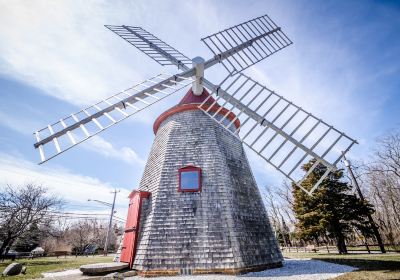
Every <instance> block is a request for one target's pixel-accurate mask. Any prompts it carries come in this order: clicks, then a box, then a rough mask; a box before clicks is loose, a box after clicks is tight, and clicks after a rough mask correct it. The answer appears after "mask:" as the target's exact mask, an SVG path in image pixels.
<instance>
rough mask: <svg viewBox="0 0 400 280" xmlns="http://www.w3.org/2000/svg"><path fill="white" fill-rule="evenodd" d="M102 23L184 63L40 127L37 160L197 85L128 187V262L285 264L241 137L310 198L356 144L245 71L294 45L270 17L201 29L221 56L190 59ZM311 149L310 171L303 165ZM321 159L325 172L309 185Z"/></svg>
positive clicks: (164, 61)
mask: <svg viewBox="0 0 400 280" xmlns="http://www.w3.org/2000/svg"><path fill="white" fill-rule="evenodd" d="M106 27H107V28H109V29H110V30H112V31H113V32H115V33H116V34H117V35H119V36H120V37H122V38H123V39H125V40H126V41H128V42H129V43H130V44H132V45H133V46H135V47H137V48H138V49H139V50H141V51H142V52H144V53H145V54H146V55H148V56H149V57H151V58H152V59H153V60H155V61H157V62H158V63H160V64H161V65H175V66H177V67H178V69H179V70H181V72H180V73H178V74H175V75H165V74H162V75H158V76H155V77H153V78H151V79H148V80H146V81H144V82H142V83H140V84H138V85H136V86H133V87H131V88H129V89H127V90H125V91H122V92H119V93H117V94H115V95H113V96H111V97H110V98H108V99H105V100H102V101H100V102H98V103H96V104H94V105H92V106H89V107H87V108H85V109H83V110H81V111H80V112H77V113H75V114H71V115H70V116H68V117H66V118H63V119H61V120H60V121H58V122H56V123H54V124H52V125H48V126H47V127H46V128H44V129H41V130H38V131H36V132H35V136H36V143H35V144H34V146H35V148H37V149H38V150H39V153H40V157H41V163H43V162H45V161H47V160H49V159H51V158H53V157H55V156H57V155H59V154H61V153H62V152H64V151H66V150H68V149H70V148H72V147H73V146H75V145H77V144H79V143H81V142H83V141H85V140H87V139H89V138H90V137H92V136H93V135H96V134H97V133H100V132H101V131H103V130H105V129H107V128H108V127H110V126H112V125H114V124H116V123H118V122H120V121H122V120H123V119H125V118H127V117H129V116H131V115H133V114H135V113H137V112H139V111H141V110H144V109H146V108H147V107H149V106H151V105H152V104H154V103H155V102H158V101H160V100H162V99H163V98H165V97H167V96H169V95H171V94H173V93H175V92H177V91H178V90H180V89H182V88H186V87H187V86H189V85H190V88H191V89H190V90H189V91H188V92H187V94H186V95H185V96H184V98H183V99H182V100H181V102H180V103H179V104H178V105H176V106H174V107H172V108H171V109H169V110H167V111H166V112H164V113H162V114H161V115H160V116H159V117H158V118H157V120H156V121H155V123H154V127H153V128H154V132H155V140H154V143H153V146H152V149H151V152H150V156H149V159H148V162H147V164H146V167H145V170H144V174H143V177H142V180H141V182H140V184H139V188H138V190H135V191H133V192H132V193H131V195H130V204H129V211H128V218H127V224H126V229H125V235H124V244H123V246H122V253H121V261H124V262H128V263H129V264H130V267H133V268H135V269H137V270H138V271H139V272H140V273H141V274H142V275H144V276H154V275H162V274H178V273H213V272H218V273H232V274H236V273H242V272H246V271H255V270H262V269H265V268H269V267H277V266H280V265H281V262H282V256H281V253H280V251H279V248H278V245H277V242H276V240H275V237H274V234H273V233H272V230H271V227H270V224H269V221H268V218H267V215H266V212H265V209H264V206H263V204H262V200H261V197H260V193H259V191H258V189H257V186H256V182H255V180H254V177H253V175H252V173H251V169H250V167H249V163H248V160H247V158H246V154H245V152H244V150H243V144H244V145H246V146H247V147H248V148H250V149H251V150H253V151H254V152H256V153H257V154H258V155H259V156H260V158H262V159H264V160H265V161H266V162H268V163H269V164H270V165H272V166H273V167H275V168H276V169H277V170H278V171H280V172H281V173H282V174H284V175H285V176H286V177H287V178H289V179H290V180H292V181H294V182H296V184H297V185H298V186H299V187H300V188H302V189H303V190H304V191H305V192H307V193H309V194H310V195H311V194H312V192H313V191H314V190H315V189H316V188H317V187H318V185H319V184H320V183H321V182H322V181H323V180H324V179H325V178H326V177H327V176H329V173H330V171H332V170H335V169H336V164H337V162H339V160H340V159H341V158H342V157H343V155H344V154H345V153H346V152H347V151H348V150H349V149H350V148H351V147H352V145H353V144H354V143H356V141H355V140H353V139H351V138H350V137H348V136H347V135H345V134H344V133H343V132H340V131H338V130H337V129H335V128H334V127H332V126H330V125H328V124H327V123H325V122H324V121H323V120H321V119H319V118H317V117H315V116H314V115H312V114H311V113H309V112H307V111H305V110H304V109H302V108H301V107H299V106H297V105H295V104H293V103H292V102H290V101H288V100H287V99H285V98H284V97H282V96H280V95H278V94H276V93H275V92H274V91H272V90H270V89H268V88H267V87H265V86H263V85H261V84H259V83H258V82H256V81H254V80H253V79H251V78H250V77H247V76H245V75H244V74H242V73H241V72H242V71H243V70H244V69H246V68H248V67H250V66H252V65H254V64H255V63H257V62H259V61H261V60H263V59H265V58H266V57H268V56H270V55H272V54H273V53H275V52H277V51H279V50H281V49H283V48H285V47H287V46H289V45H290V44H292V42H291V41H290V40H289V39H288V37H287V36H286V35H285V34H284V33H283V32H282V30H281V28H280V27H278V26H277V25H276V24H275V23H274V22H273V21H272V20H271V19H270V18H269V17H268V16H267V15H265V16H261V17H258V18H255V19H252V20H250V21H247V22H244V23H242V24H239V25H236V26H233V27H231V28H228V29H225V30H223V31H221V32H218V33H215V34H213V35H210V36H208V37H205V38H203V39H202V42H203V43H205V45H206V46H207V47H208V48H209V49H210V50H211V51H212V52H213V53H214V56H213V57H212V58H211V59H209V60H204V59H203V58H200V57H196V58H194V59H193V60H191V59H189V58H188V57H187V56H185V55H183V54H182V53H181V52H179V51H177V50H176V49H174V48H173V47H171V46H170V45H168V44H166V43H165V42H163V41H161V40H160V39H158V38H157V37H155V36H154V35H152V34H151V33H149V32H147V31H145V30H144V29H142V28H140V27H132V26H125V25H123V26H106ZM219 63H221V64H222V65H223V66H224V67H225V68H226V70H227V71H228V73H229V74H228V75H227V77H226V78H225V79H224V80H223V81H222V82H220V83H219V84H218V85H215V84H213V83H211V82H210V81H209V80H207V79H206V78H205V77H204V71H205V70H206V69H208V68H210V67H212V66H214V65H216V64H219ZM206 88H207V89H208V90H209V91H207V90H206ZM341 151H344V152H343V153H341ZM312 158H315V159H316V161H315V164H314V165H313V166H312V167H311V168H310V170H309V171H308V172H307V173H306V174H305V175H304V176H303V174H301V172H300V171H301V170H300V169H301V166H302V165H303V164H304V163H305V162H308V161H309V160H310V159H312ZM319 164H322V165H324V166H326V167H327V171H326V173H325V174H323V175H322V176H321V177H320V178H319V181H318V182H317V183H316V184H315V185H314V186H313V187H312V188H311V189H305V188H303V187H302V186H301V183H302V181H303V180H305V179H306V178H307V177H308V175H309V174H310V173H311V172H312V170H313V169H314V168H315V167H316V166H318V165H319Z"/></svg>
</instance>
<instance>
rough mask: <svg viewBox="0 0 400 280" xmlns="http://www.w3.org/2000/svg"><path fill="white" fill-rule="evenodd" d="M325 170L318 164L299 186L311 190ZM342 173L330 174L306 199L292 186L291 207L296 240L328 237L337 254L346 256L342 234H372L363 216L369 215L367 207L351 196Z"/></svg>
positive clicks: (369, 211)
mask: <svg viewBox="0 0 400 280" xmlns="http://www.w3.org/2000/svg"><path fill="white" fill-rule="evenodd" d="M314 163H315V160H314V159H313V160H311V161H310V162H308V163H307V164H305V165H304V166H303V167H302V169H303V170H304V171H305V172H307V171H308V170H309V169H310V168H311V166H312V165H313V164H314ZM325 171H326V167H325V166H324V165H322V164H319V165H318V166H317V167H316V168H315V169H314V170H313V171H312V172H311V174H310V175H309V176H308V177H307V179H306V180H304V181H303V182H302V184H301V185H302V187H304V188H305V189H308V190H309V189H311V187H312V186H313V185H314V184H315V183H316V182H317V181H318V180H319V178H320V177H321V176H322V174H324V173H325ZM342 177H343V171H342V170H337V171H334V172H331V173H330V174H329V175H328V176H327V177H326V178H325V179H324V180H323V181H322V183H321V184H320V185H319V187H318V188H317V189H316V190H315V191H314V193H313V195H312V196H309V195H308V194H307V193H305V192H304V191H303V190H301V189H300V188H299V187H298V186H296V184H292V187H293V196H294V206H293V208H294V209H293V210H294V212H295V214H296V218H297V224H296V228H297V232H298V235H299V238H301V239H303V240H305V241H316V242H318V240H320V239H322V238H323V237H324V236H328V237H329V238H332V239H334V240H336V244H337V248H338V251H339V253H341V254H345V253H347V248H346V243H345V239H346V234H348V233H350V232H351V228H352V227H356V228H357V229H358V230H360V231H361V232H362V233H363V234H364V235H366V236H367V235H370V234H371V233H372V230H371V227H370V224H369V222H368V218H367V214H368V213H373V212H374V209H373V206H372V205H371V204H368V203H367V202H365V201H362V200H360V199H359V198H358V197H356V196H355V195H354V194H352V193H351V192H350V191H351V186H350V185H349V184H347V183H345V182H343V181H341V179H342Z"/></svg>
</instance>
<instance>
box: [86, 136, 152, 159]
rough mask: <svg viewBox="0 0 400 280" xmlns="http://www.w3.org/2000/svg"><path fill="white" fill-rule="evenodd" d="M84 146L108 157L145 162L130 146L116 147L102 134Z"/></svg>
mask: <svg viewBox="0 0 400 280" xmlns="http://www.w3.org/2000/svg"><path fill="white" fill-rule="evenodd" d="M82 147H83V148H85V149H87V150H90V151H93V152H96V153H98V154H101V155H103V156H105V157H108V158H114V159H118V160H122V161H125V162H126V163H130V164H140V165H144V164H145V161H144V160H143V159H141V158H140V157H139V156H138V155H137V153H136V152H135V151H134V150H133V149H131V148H129V147H122V148H116V147H114V146H113V145H112V144H111V143H110V142H107V141H106V140H104V139H103V138H101V137H100V136H94V137H92V138H91V139H90V140H88V141H87V142H85V143H84V144H83V145H82Z"/></svg>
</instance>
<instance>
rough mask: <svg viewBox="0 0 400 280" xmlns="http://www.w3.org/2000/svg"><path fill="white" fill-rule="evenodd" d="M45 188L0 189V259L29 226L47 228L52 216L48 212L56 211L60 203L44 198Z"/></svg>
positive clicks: (50, 197) (28, 185)
mask: <svg viewBox="0 0 400 280" xmlns="http://www.w3.org/2000/svg"><path fill="white" fill-rule="evenodd" d="M46 192H47V190H46V188H44V187H42V186H36V185H34V184H27V185H25V186H22V187H18V186H11V185H7V186H6V187H3V188H1V189H0V241H1V242H2V244H1V246H0V256H2V255H3V254H4V253H5V252H6V251H7V249H9V248H10V246H11V245H12V244H13V243H14V241H15V240H16V239H17V238H18V237H19V236H21V235H22V234H23V233H24V232H25V231H26V230H27V229H28V227H29V226H31V225H33V224H36V225H49V224H50V223H51V222H52V220H53V216H52V215H51V214H50V213H49V211H52V210H55V209H59V208H60V207H61V206H62V200H60V199H59V198H57V197H55V196H48V195H46Z"/></svg>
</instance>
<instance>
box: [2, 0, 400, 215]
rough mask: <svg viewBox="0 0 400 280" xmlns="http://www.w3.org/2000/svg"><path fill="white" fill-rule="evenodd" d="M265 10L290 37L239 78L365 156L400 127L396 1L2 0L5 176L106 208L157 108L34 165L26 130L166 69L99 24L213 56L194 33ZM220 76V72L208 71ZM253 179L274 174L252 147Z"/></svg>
mask: <svg viewBox="0 0 400 280" xmlns="http://www.w3.org/2000/svg"><path fill="white" fill-rule="evenodd" d="M265 13H267V14H268V15H269V16H270V17H271V18H272V19H273V20H274V21H275V22H276V23H277V24H278V25H279V26H281V27H282V28H283V30H284V31H285V33H286V34H287V35H288V36H289V37H290V38H291V40H292V41H293V42H294V44H293V45H292V46H290V47H288V48H286V49H284V50H282V51H280V52H278V53H276V54H274V55H273V56H271V57H270V58H268V59H266V60H264V61H263V62H261V63H259V64H257V65H256V66H254V67H252V68H250V69H248V70H246V74H248V75H250V76H252V77H253V78H255V79H256V80H258V81H259V82H261V83H263V84H265V85H267V86H268V87H269V88H272V89H274V90H275V91H276V92H278V93H279V94H281V95H284V96H285V97H286V98H288V99H289V100H292V101H294V102H295V103H296V104H298V105H300V106H302V107H303V108H305V109H306V110H308V111H311V112H313V113H314V114H315V115H316V116H319V117H321V118H322V119H324V120H325V121H327V122H328V123H330V124H332V125H334V126H335V127H337V128H338V129H339V130H342V131H344V132H346V133H347V134H348V135H350V136H352V137H353V138H355V139H357V140H358V141H359V143H360V144H359V145H357V146H355V147H354V148H353V149H352V150H351V152H350V154H349V156H350V158H353V159H363V160H368V158H369V155H370V154H371V148H372V147H373V144H374V141H375V139H376V137H378V136H380V135H382V134H384V133H387V132H388V131H391V130H393V129H396V128H398V127H399V121H400V118H399V116H398V115H399V112H400V95H399V88H400V79H399V77H400V64H399V57H400V44H399V43H400V2H396V1H366V0H365V1H322V0H320V1H177V0H175V1H36V0H35V1H18V0H17V1H6V0H0V96H1V102H0V181H1V182H0V183H1V184H2V185H4V184H7V183H10V184H23V183H26V182H36V183H41V184H43V185H45V186H47V187H49V188H50V189H51V190H52V192H54V193H56V194H58V195H60V196H62V197H64V198H65V199H66V200H67V201H68V202H69V204H68V208H70V209H72V210H75V211H89V210H90V211H98V212H102V211H106V209H103V208H101V207H100V206H97V205H95V204H88V203H87V202H86V200H87V199H88V198H94V199H100V200H105V201H110V200H111V199H112V197H111V194H110V191H111V190H112V189H113V188H118V189H121V193H120V194H119V195H118V199H117V203H118V211H119V212H120V216H124V215H125V213H126V206H127V200H126V196H127V194H128V193H129V191H130V190H132V189H134V188H135V187H136V186H137V185H138V183H139V180H140V178H141V175H142V172H143V168H144V164H145V162H146V158H147V156H148V154H149V151H150V148H151V144H152V141H153V139H154V135H153V131H152V125H153V122H154V120H155V118H156V117H157V116H158V115H159V114H161V113H162V112H163V111H164V110H166V109H167V108H169V107H171V106H173V105H175V104H176V103H177V102H178V100H179V99H180V98H181V97H182V96H183V94H184V93H185V92H184V91H181V92H178V93H176V94H175V95H174V96H172V97H169V98H168V99H166V100H164V101H163V102H161V103H158V104H157V105H154V107H153V108H152V109H151V110H147V111H143V112H141V113H139V114H137V115H135V116H133V117H131V118H130V119H128V120H126V121H124V122H123V123H121V124H119V125H117V126H115V127H113V128H111V129H109V130H108V131H106V132H104V133H102V134H101V135H100V137H97V138H95V139H92V140H89V141H87V142H86V143H84V144H82V145H80V146H78V147H76V148H74V149H71V150H70V151H68V152H66V153H64V154H63V155H61V156H59V157H56V158H55V159H53V160H51V161H49V162H48V163H46V164H44V165H41V166H38V165H37V162H38V161H39V156H38V154H37V152H36V151H35V150H34V148H33V141H34V139H33V137H32V132H34V131H35V130H36V129H39V128H42V127H44V126H46V125H47V124H49V123H52V122H54V121H56V120H58V119H60V118H61V117H64V116H66V115H69V114H70V113H72V112H75V111H78V110H79V109H80V108H82V107H84V106H86V105H90V104H91V103H94V102H96V101H98V100H100V99H102V98H105V97H108V96H110V95H112V94H114V93H116V92H118V91H120V90H123V89H125V88H128V87H129V86H131V85H133V84H135V83H137V82H140V81H141V80H144V79H146V78H150V77H152V76H155V75H157V74H159V73H162V72H172V73H174V72H176V70H175V69H174V68H168V67H167V68H163V67H162V66H160V65H158V64H157V63H155V62H154V61H152V60H151V59H149V58H148V57H146V56H145V55H144V54H142V53H140V52H139V51H138V50H137V49H135V48H134V47H132V46H130V45H129V44H127V43H126V42H124V41H123V40H122V39H120V38H119V37H117V36H116V35H115V34H113V33H112V32H110V31H109V30H108V29H106V28H105V27H104V25H105V24H115V25H118V24H125V25H137V26H141V27H143V28H144V29H146V30H148V31H149V32H152V33H154V34H155V35H156V36H158V37H160V38H161V39H162V40H164V41H166V42H167V43H169V44H171V45H172V46H174V47H175V48H177V49H178V50H180V51H181V52H183V53H184V54H186V55H187V56H188V57H194V56H197V55H201V56H203V57H205V58H206V59H207V58H209V57H210V56H211V54H210V53H209V52H208V50H207V48H206V47H205V46H204V45H202V43H201V42H200V38H201V37H205V36H207V35H209V34H212V33H214V32H217V31H219V30H222V29H224V28H227V27H229V26H232V25H235V24H237V23H240V22H243V21H245V20H248V19H251V18H253V17H256V16H259V15H262V14H265ZM206 75H207V78H209V79H210V80H211V81H214V82H215V83H217V82H219V81H220V80H221V79H222V77H223V76H224V75H225V72H223V69H222V68H215V69H214V70H213V71H210V72H207V73H206ZM248 156H249V160H250V162H251V165H252V168H253V171H254V173H255V176H256V179H257V182H258V184H259V185H260V186H264V185H270V186H273V185H277V184H280V181H281V179H282V178H281V177H280V176H279V175H278V173H277V172H276V171H275V170H273V169H272V168H270V167H268V166H267V165H266V164H264V163H263V162H262V161H261V160H259V159H258V158H257V157H256V156H255V155H254V154H252V153H251V152H249V153H248Z"/></svg>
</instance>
